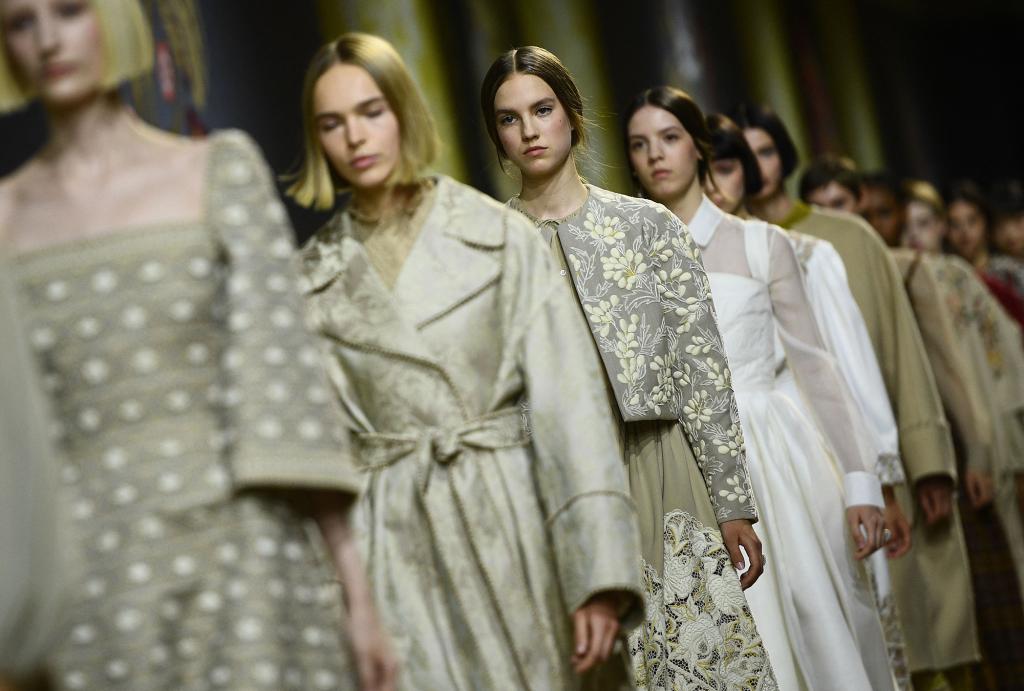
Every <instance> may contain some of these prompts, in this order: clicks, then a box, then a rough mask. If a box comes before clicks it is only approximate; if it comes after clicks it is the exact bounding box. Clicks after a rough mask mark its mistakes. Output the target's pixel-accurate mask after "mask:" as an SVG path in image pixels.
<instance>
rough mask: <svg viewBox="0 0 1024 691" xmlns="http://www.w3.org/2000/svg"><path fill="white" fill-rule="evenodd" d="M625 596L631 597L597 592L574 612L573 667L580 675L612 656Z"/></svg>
mask: <svg viewBox="0 0 1024 691" xmlns="http://www.w3.org/2000/svg"><path fill="white" fill-rule="evenodd" d="M626 597H629V596H628V595H626V594H624V593H619V592H606V593H598V594H597V595H594V596H593V597H592V598H590V599H589V600H587V601H586V603H585V604H584V605H583V606H582V607H580V608H579V609H578V610H576V611H575V612H574V613H573V615H572V627H573V631H574V632H575V636H574V637H575V643H574V645H573V650H572V668H573V669H574V670H576V673H577V674H583V673H584V672H586V671H588V670H590V669H592V668H594V667H595V666H597V665H599V664H601V663H602V662H604V661H605V660H607V659H608V656H609V655H611V654H612V648H613V647H614V645H615V639H616V638H617V637H618V635H619V628H620V627H619V611H620V610H621V609H622V606H623V604H624V598H626Z"/></svg>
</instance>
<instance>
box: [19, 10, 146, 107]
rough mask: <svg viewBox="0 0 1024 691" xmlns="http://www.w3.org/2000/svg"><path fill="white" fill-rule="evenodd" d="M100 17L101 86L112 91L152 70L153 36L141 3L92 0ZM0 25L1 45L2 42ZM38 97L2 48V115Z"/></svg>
mask: <svg viewBox="0 0 1024 691" xmlns="http://www.w3.org/2000/svg"><path fill="white" fill-rule="evenodd" d="M90 4H91V5H92V8H93V10H95V12H96V16H97V17H98V18H99V23H100V30H101V33H102V36H103V50H104V51H105V53H106V58H107V62H106V73H105V74H104V75H103V82H102V86H103V88H104V89H106V90H108V91H113V90H114V89H116V88H117V87H118V86H120V85H121V83H122V82H126V81H128V80H130V79H133V78H135V77H138V76H140V75H143V74H146V73H147V72H149V71H150V70H151V69H152V68H153V33H152V31H151V30H150V26H149V20H148V19H147V17H146V13H145V12H144V11H143V9H142V6H141V5H140V4H139V1H138V0H91V2H90ZM2 32H3V27H2V26H0V44H4V41H3V33H2ZM33 98H35V94H33V93H32V92H31V91H30V90H29V89H28V88H27V87H26V85H24V84H23V83H22V82H21V81H20V80H19V79H18V75H17V74H15V72H14V70H13V69H12V66H11V64H10V61H9V59H8V56H7V49H6V47H5V45H0V113H7V112H10V111H14V110H18V109H19V108H22V107H24V106H26V105H28V103H29V102H30V101H31V100H32V99H33Z"/></svg>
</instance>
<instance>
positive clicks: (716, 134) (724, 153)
mask: <svg viewBox="0 0 1024 691" xmlns="http://www.w3.org/2000/svg"><path fill="white" fill-rule="evenodd" d="M705 122H706V123H707V126H708V133H709V134H710V135H711V152H712V160H714V161H722V160H727V159H730V158H735V159H736V160H738V161H739V162H740V166H742V168H743V194H744V196H746V197H752V196H754V195H755V194H757V193H758V192H760V191H761V188H762V187H763V186H764V181H763V180H762V179H761V167H760V166H759V165H757V158H756V157H755V156H754V152H753V151H751V149H750V144H747V138H746V137H744V136H743V130H741V129H740V127H739V125H737V124H736V123H735V122H733V121H732V120H731V119H730V118H729V116H728V115H723V114H722V113H712V114H710V115H708V116H707V117H706V118H705Z"/></svg>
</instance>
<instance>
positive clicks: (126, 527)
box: [19, 135, 358, 691]
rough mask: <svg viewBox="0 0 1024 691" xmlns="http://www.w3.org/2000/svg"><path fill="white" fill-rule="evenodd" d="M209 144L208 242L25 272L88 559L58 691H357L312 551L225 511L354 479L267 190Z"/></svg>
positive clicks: (266, 525)
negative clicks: (250, 488)
mask: <svg viewBox="0 0 1024 691" xmlns="http://www.w3.org/2000/svg"><path fill="white" fill-rule="evenodd" d="M213 141H214V143H213V145H212V148H211V161H210V178H209V180H210V181H211V182H212V184H211V185H210V186H209V188H208V190H207V205H208V213H209V216H208V217H209V219H210V221H211V222H209V223H206V224H199V225H197V226H195V227H188V228H181V227H177V228H168V229H166V230H163V229H156V230H147V231H139V232H138V233H132V234H124V235H122V236H119V237H118V238H117V239H116V240H113V241H110V242H103V241H100V242H97V243H90V244H89V245H87V246H85V247H84V248H74V250H73V251H66V250H61V249H60V248H58V249H57V250H56V251H55V252H53V253H47V254H45V255H43V254H38V255H36V256H35V257H34V259H33V261H32V262H30V263H27V264H26V265H25V266H22V267H19V280H20V283H21V285H22V292H23V294H24V297H25V300H24V304H25V305H26V306H27V309H26V319H27V322H28V323H27V327H28V333H29V335H30V340H31V345H32V347H33V348H34V350H35V352H36V355H37V357H38V360H39V363H40V367H41V370H42V371H43V376H44V378H45V379H46V381H47V382H48V384H49V388H50V390H51V391H52V392H53V394H54V401H53V404H54V405H53V407H54V409H55V411H56V412H57V414H58V417H59V419H60V421H61V422H62V424H61V425H60V426H61V427H62V428H63V432H62V436H61V442H62V444H63V446H64V450H65V455H66V457H67V458H68V462H67V463H66V464H65V465H63V466H62V468H61V471H60V478H61V487H62V489H61V491H62V493H63V494H64V497H63V499H64V501H63V503H64V504H65V505H66V506H68V507H69V509H70V514H71V516H72V519H73V521H74V525H75V528H74V529H75V532H76V535H75V537H76V539H77V541H78V542H79V543H80V544H81V545H82V551H83V558H84V564H83V569H82V572H83V576H82V578H81V580H80V581H79V582H78V583H77V584H76V585H75V586H74V587H73V589H72V593H73V597H74V601H73V603H72V606H71V608H70V610H69V612H68V620H69V626H68V629H67V635H66V640H65V642H64V643H63V644H62V645H61V646H60V648H59V650H58V651H57V653H56V656H55V661H54V665H55V682H56V686H57V687H58V688H63V689H88V690H96V689H102V690H104V691H106V690H112V691H127V690H129V689H136V688H138V689H143V688H174V689H183V690H185V691H199V690H200V689H203V690H206V689H212V688H228V689H242V688H245V689H258V688H267V689H282V688H287V689H321V688H331V689H351V688H355V686H354V684H353V683H352V680H353V675H352V670H351V668H350V666H349V664H348V660H347V658H346V655H345V647H344V646H343V645H342V641H341V637H342V631H343V628H342V626H341V624H340V618H339V617H340V611H339V607H338V606H339V604H340V603H339V599H338V597H337V592H336V590H335V589H334V588H333V587H330V586H329V585H327V584H330V583H331V582H332V574H331V572H330V570H329V568H328V567H327V565H328V564H329V559H327V558H326V557H325V555H324V554H323V553H322V552H323V548H322V546H321V545H319V543H315V544H314V543H311V542H310V536H311V535H313V534H315V533H313V532H311V531H310V530H309V526H307V525H305V523H304V520H305V519H301V518H299V517H298V516H296V515H294V514H293V513H292V510H291V509H290V508H289V507H288V506H286V505H284V504H279V503H277V502H276V501H275V500H273V499H272V498H271V497H270V496H269V495H268V494H267V493H266V492H262V493H259V494H243V495H237V494H236V490H238V489H240V488H242V487H245V486H246V485H250V484H251V485H256V486H259V487H264V488H265V487H267V486H272V485H274V484H280V485H285V486H291V485H300V486H301V485H312V486H326V487H338V488H344V487H352V488H355V487H357V486H358V481H357V477H356V474H355V471H353V470H352V468H351V465H350V463H349V461H348V457H347V449H346V448H345V447H344V446H343V445H342V444H339V443H338V442H337V441H335V440H334V439H333V438H331V437H330V436H329V435H328V434H327V433H326V432H325V430H328V429H331V428H333V427H334V426H336V424H337V423H336V417H335V416H336V415H337V411H336V409H334V408H332V406H333V404H334V399H333V397H332V396H331V395H330V393H329V391H328V390H327V388H326V386H325V382H326V379H325V378H324V376H323V373H322V371H320V370H319V369H318V368H316V367H312V366H311V362H312V359H313V356H311V355H310V354H311V353H316V352H317V351H316V348H315V347H313V346H312V345H311V341H310V336H309V335H308V334H307V333H306V332H305V331H304V330H303V329H302V328H301V327H302V325H303V319H302V316H301V315H302V305H301V301H300V298H299V296H298V294H297V292H296V291H295V287H294V286H295V281H294V277H293V276H294V274H293V273H292V267H291V253H292V243H291V240H290V231H289V229H288V227H287V218H286V216H285V214H284V210H283V207H282V206H281V204H280V203H279V202H278V201H277V199H276V192H275V189H274V186H273V183H272V181H271V177H270V175H269V172H268V171H267V169H266V167H265V165H264V164H263V162H262V160H261V159H260V157H259V154H258V153H257V152H256V151H255V149H254V148H253V147H252V145H251V144H249V143H248V142H247V141H245V140H243V139H241V138H240V137H239V136H237V135H219V136H216V137H214V140H213ZM321 592H326V593H329V595H328V596H327V597H328V599H327V600H321V599H320V598H319V596H318V594H319V593H321Z"/></svg>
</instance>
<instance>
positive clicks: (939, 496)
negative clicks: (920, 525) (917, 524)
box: [916, 475, 953, 525]
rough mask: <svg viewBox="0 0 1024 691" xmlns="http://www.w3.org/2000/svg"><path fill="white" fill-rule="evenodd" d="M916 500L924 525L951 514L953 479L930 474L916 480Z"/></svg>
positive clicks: (938, 520) (932, 523) (936, 521)
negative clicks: (922, 515) (919, 506)
mask: <svg viewBox="0 0 1024 691" xmlns="http://www.w3.org/2000/svg"><path fill="white" fill-rule="evenodd" d="M916 488H917V502H918V504H920V505H921V512H922V513H923V514H924V522H925V525H935V524H936V523H939V522H940V521H944V520H946V519H947V518H949V517H950V516H951V515H953V481H952V480H951V479H950V478H948V477H946V476H945V475H930V476H928V477H926V478H923V479H921V480H918V481H917V485H916Z"/></svg>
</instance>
